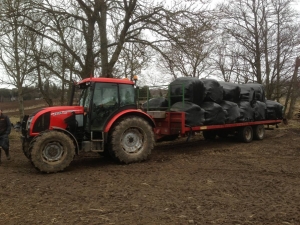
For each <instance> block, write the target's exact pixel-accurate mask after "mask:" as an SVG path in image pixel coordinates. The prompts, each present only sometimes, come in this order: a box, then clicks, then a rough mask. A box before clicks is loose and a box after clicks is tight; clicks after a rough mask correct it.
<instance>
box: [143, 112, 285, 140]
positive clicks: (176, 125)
mask: <svg viewBox="0 0 300 225" xmlns="http://www.w3.org/2000/svg"><path fill="white" fill-rule="evenodd" d="M147 114H149V115H150V116H151V117H152V118H153V120H154V121H155V125H156V127H155V128H154V134H155V136H156V139H160V138H162V137H164V136H169V135H176V134H178V135H180V136H182V137H184V136H185V135H186V134H189V133H190V132H200V131H203V130H219V129H230V128H237V127H246V126H256V125H277V124H279V123H281V122H282V120H280V119H276V120H262V121H251V122H237V123H230V124H220V125H203V126H194V127H190V126H187V125H186V124H185V112H163V111H148V112H147Z"/></svg>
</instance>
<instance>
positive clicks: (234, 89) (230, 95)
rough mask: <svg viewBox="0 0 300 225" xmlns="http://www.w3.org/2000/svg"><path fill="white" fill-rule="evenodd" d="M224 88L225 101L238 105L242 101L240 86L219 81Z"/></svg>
mask: <svg viewBox="0 0 300 225" xmlns="http://www.w3.org/2000/svg"><path fill="white" fill-rule="evenodd" d="M219 84H220V85H221V86H222V87H223V100H225V101H231V102H235V103H238V102H239V101H240V93H241V88H240V87H239V85H238V84H234V83H230V82H225V81H219Z"/></svg>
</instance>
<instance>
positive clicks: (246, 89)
mask: <svg viewBox="0 0 300 225" xmlns="http://www.w3.org/2000/svg"><path fill="white" fill-rule="evenodd" d="M239 87H240V88H241V93H240V101H246V102H252V103H253V102H255V90H254V88H253V87H251V86H250V85H245V84H239Z"/></svg>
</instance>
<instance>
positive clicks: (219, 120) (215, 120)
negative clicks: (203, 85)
mask: <svg viewBox="0 0 300 225" xmlns="http://www.w3.org/2000/svg"><path fill="white" fill-rule="evenodd" d="M200 107H201V108H203V109H204V111H205V113H204V117H205V122H204V124H205V125H217V124H225V121H226V114H227V112H226V111H225V110H223V108H222V107H221V106H220V105H219V104H217V103H215V102H202V103H201V104H200Z"/></svg>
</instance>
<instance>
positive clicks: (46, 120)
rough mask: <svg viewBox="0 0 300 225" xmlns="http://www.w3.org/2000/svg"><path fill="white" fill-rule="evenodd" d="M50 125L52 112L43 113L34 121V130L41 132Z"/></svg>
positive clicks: (34, 131)
mask: <svg viewBox="0 0 300 225" xmlns="http://www.w3.org/2000/svg"><path fill="white" fill-rule="evenodd" d="M49 125H50V112H47V113H45V114H43V115H41V116H40V117H39V118H38V119H37V120H36V122H35V123H34V126H33V129H32V132H33V133H39V132H41V131H44V130H48V129H49Z"/></svg>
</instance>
